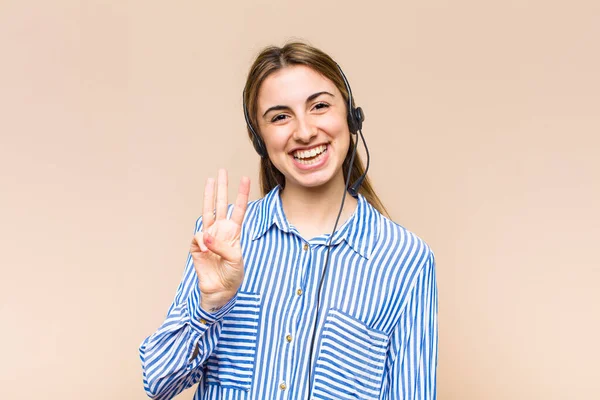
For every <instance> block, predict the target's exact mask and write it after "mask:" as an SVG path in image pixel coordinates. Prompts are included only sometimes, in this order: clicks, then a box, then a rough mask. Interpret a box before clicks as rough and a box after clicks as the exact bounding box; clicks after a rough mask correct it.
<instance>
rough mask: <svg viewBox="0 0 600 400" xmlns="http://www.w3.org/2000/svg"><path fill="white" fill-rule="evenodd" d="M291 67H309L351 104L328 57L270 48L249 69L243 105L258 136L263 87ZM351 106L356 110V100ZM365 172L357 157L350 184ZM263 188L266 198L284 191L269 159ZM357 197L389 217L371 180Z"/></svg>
mask: <svg viewBox="0 0 600 400" xmlns="http://www.w3.org/2000/svg"><path fill="white" fill-rule="evenodd" d="M292 65H305V66H308V67H310V68H312V69H313V70H315V71H317V72H318V73H320V74H321V75H323V76H324V77H325V78H327V79H329V80H330V81H331V82H333V84H334V85H335V86H336V87H337V89H338V90H339V91H340V93H341V94H342V96H343V98H344V100H345V102H346V104H348V96H349V94H348V90H347V88H346V85H345V83H344V79H343V78H342V75H341V72H340V70H339V68H338V66H337V64H336V62H335V61H334V60H333V59H332V58H331V57H330V56H329V55H327V54H326V53H324V52H323V51H321V50H319V49H317V48H315V47H312V46H310V45H308V44H306V43H302V42H291V43H287V44H286V45H285V46H283V47H276V46H269V47H266V48H265V49H263V50H262V51H261V52H260V54H259V55H258V57H256V60H255V61H254V63H253V64H252V67H251V68H250V72H249V73H248V78H247V79H246V85H245V87H244V103H245V104H246V107H247V111H248V119H249V120H250V123H251V124H252V126H253V127H254V129H255V131H256V132H257V134H260V132H259V131H258V121H257V118H256V115H257V112H258V110H257V99H258V92H259V89H260V86H261V85H262V83H263V82H264V80H265V79H266V78H267V77H268V76H269V75H271V74H272V73H274V72H276V71H278V70H280V69H283V68H285V67H288V66H292ZM352 106H353V107H354V100H353V104H352ZM248 135H249V137H250V139H252V138H253V135H252V132H251V131H250V128H249V127H248ZM353 136H354V135H352V134H351V133H350V145H349V146H348V153H347V154H346V158H345V159H344V163H343V166H342V169H343V173H344V180H346V179H347V174H348V167H349V164H350V159H351V156H352V149H353V146H354V140H357V139H355V138H354V137H353ZM364 171H365V169H364V166H363V163H362V160H361V159H360V156H359V154H356V156H355V157H354V162H353V163H352V169H351V170H350V182H356V180H357V179H358V178H359V177H360V176H362V174H363V173H364ZM260 185H261V190H262V194H263V196H264V195H266V194H267V193H269V192H270V191H271V190H272V189H273V188H274V187H275V186H277V185H279V186H281V188H285V177H284V176H283V174H282V173H281V172H280V171H279V170H278V169H277V168H275V166H274V165H273V163H272V162H271V160H270V159H269V157H262V158H261V161H260ZM358 193H360V194H361V195H363V196H364V197H365V199H367V201H368V202H369V203H371V205H372V206H373V207H375V208H376V209H377V211H379V212H380V213H381V214H383V215H386V216H389V214H388V212H387V210H386V209H385V207H384V205H383V203H382V202H381V200H380V199H379V197H378V196H377V194H376V193H375V190H374V189H373V186H372V185H371V182H370V180H369V177H368V176H367V177H365V179H364V181H363V182H362V185H361V186H360V188H359V190H358Z"/></svg>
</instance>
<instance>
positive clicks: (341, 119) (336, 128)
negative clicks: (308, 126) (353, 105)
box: [319, 113, 350, 137]
mask: <svg viewBox="0 0 600 400" xmlns="http://www.w3.org/2000/svg"><path fill="white" fill-rule="evenodd" d="M319 122H320V123H319V125H320V128H321V129H322V130H324V131H325V132H327V133H328V134H329V135H331V136H333V137H338V136H340V135H347V134H349V133H350V131H349V130H348V121H347V120H346V114H344V115H337V114H333V113H332V114H331V115H327V116H325V117H324V118H323V119H322V120H321V121H319Z"/></svg>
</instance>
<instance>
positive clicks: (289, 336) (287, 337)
mask: <svg viewBox="0 0 600 400" xmlns="http://www.w3.org/2000/svg"><path fill="white" fill-rule="evenodd" d="M285 340H287V341H288V343H289V342H291V341H292V335H290V334H289V333H288V334H287V335H285Z"/></svg>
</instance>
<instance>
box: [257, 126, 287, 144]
mask: <svg viewBox="0 0 600 400" xmlns="http://www.w3.org/2000/svg"><path fill="white" fill-rule="evenodd" d="M288 137H289V135H288V133H287V129H286V128H285V127H283V126H281V127H277V126H271V127H269V128H268V129H265V130H263V140H264V142H265V145H266V146H267V149H273V150H281V149H283V148H285V145H286V143H287V140H288Z"/></svg>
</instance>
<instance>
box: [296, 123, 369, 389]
mask: <svg viewBox="0 0 600 400" xmlns="http://www.w3.org/2000/svg"><path fill="white" fill-rule="evenodd" d="M358 132H359V133H360V137H361V138H362V141H363V144H365V138H364V137H363V134H362V131H361V130H360V129H359V130H358ZM357 147H358V139H357V140H356V141H355V142H354V148H353V149H352V156H351V157H350V165H349V166H348V173H347V175H346V183H345V185H344V195H343V197H342V204H341V205H340V211H338V215H337V218H336V219H335V224H334V225H333V230H332V231H331V235H329V240H328V241H327V254H326V256H325V266H324V267H323V271H322V272H321V277H320V278H319V288H318V290H317V315H316V316H315V322H314V324H313V334H312V339H311V342H310V350H309V352H308V398H309V399H310V393H311V391H312V382H311V380H312V379H311V376H312V374H311V370H312V353H313V349H314V347H315V337H316V336H317V324H318V323H319V312H320V306H321V289H322V288H323V281H324V278H325V273H326V271H327V267H328V266H329V252H330V251H331V240H332V239H333V235H334V233H335V230H336V229H337V225H338V222H339V221H340V217H341V215H342V211H343V209H344V203H345V201H346V195H347V194H348V186H349V185H350V172H352V165H353V164H354V157H355V156H356V148H357ZM365 147H366V144H365ZM368 157H369V152H368V150H367V168H368V165H369V159H368ZM366 173H367V171H366V170H365V173H364V174H363V175H362V176H361V177H360V178H359V179H358V180H357V183H358V182H362V180H363V179H364V177H365V176H366ZM354 186H356V184H355V185H353V188H354ZM357 190H358V189H357ZM315 369H316V365H315Z"/></svg>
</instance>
